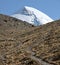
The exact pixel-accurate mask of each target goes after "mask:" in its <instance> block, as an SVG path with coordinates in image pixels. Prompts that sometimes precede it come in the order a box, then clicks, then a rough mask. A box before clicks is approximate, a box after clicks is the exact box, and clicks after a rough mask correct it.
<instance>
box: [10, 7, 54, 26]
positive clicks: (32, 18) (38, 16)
mask: <svg viewBox="0 0 60 65" xmlns="http://www.w3.org/2000/svg"><path fill="white" fill-rule="evenodd" d="M11 16H12V17H15V18H18V19H20V20H23V21H26V22H28V23H30V24H33V25H35V26H38V25H42V24H46V23H48V22H52V21H53V19H51V18H50V17H49V16H47V15H46V14H44V13H43V12H41V11H39V10H37V9H35V8H32V7H28V6H25V7H24V9H23V10H22V12H17V13H16V14H13V15H11Z"/></svg>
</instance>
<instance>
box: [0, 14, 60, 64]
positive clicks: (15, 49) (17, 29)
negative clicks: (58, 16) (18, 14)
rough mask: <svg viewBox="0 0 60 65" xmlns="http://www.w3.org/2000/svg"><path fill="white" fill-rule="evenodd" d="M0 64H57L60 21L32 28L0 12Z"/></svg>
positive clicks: (59, 54) (59, 61) (58, 59)
mask: <svg viewBox="0 0 60 65" xmlns="http://www.w3.org/2000/svg"><path fill="white" fill-rule="evenodd" d="M0 65H60V20H57V21H56V22H51V23H48V24H46V25H43V26H39V27H34V26H32V25H30V24H28V23H25V22H22V21H20V20H18V19H15V18H12V17H9V16H5V15H0Z"/></svg>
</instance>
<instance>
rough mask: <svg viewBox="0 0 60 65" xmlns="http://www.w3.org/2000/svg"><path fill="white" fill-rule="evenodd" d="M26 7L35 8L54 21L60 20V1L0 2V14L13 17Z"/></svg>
mask: <svg viewBox="0 0 60 65" xmlns="http://www.w3.org/2000/svg"><path fill="white" fill-rule="evenodd" d="M24 6H31V7H34V8H36V9H38V10H40V11H42V12H44V13H45V14H47V15H48V16H50V17H51V18H52V19H54V20H56V19H60V0H0V14H6V15H11V14H13V13H14V12H16V11H18V10H19V9H22V8H23V7H24Z"/></svg>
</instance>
